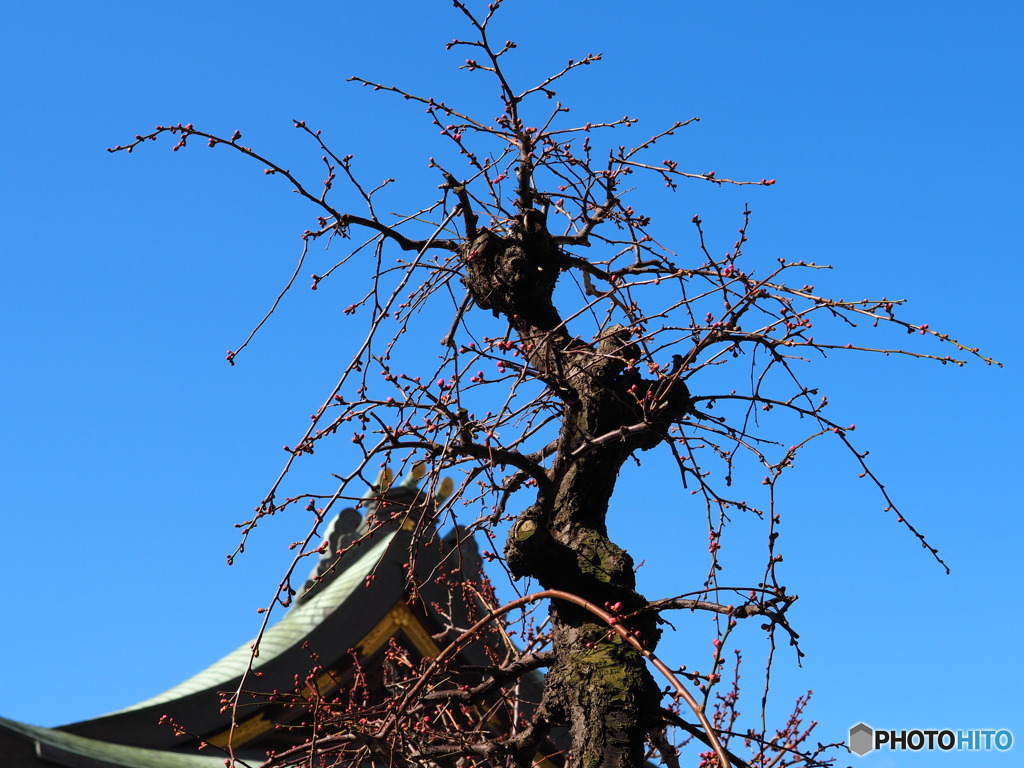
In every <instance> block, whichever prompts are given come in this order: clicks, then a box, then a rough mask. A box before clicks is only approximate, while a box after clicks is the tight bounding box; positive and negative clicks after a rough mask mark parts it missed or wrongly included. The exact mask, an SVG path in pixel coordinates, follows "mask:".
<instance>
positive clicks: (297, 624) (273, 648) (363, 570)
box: [111, 532, 395, 765]
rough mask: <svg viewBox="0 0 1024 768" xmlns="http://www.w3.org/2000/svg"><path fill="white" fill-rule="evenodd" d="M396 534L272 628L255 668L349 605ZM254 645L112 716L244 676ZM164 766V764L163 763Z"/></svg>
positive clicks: (384, 539)
mask: <svg viewBox="0 0 1024 768" xmlns="http://www.w3.org/2000/svg"><path fill="white" fill-rule="evenodd" d="M394 535H395V534H394V532H392V533H390V534H388V535H387V536H384V537H382V538H381V539H380V540H379V541H376V542H374V545H373V546H372V547H371V548H370V549H369V550H368V551H366V552H364V553H363V555H362V556H361V557H360V558H359V559H358V560H356V561H355V562H353V563H352V564H351V565H350V566H348V567H347V568H345V570H344V571H343V572H342V573H340V574H339V575H338V577H337V578H336V579H334V580H333V581H331V582H330V583H329V584H327V585H326V586H325V587H324V589H323V590H321V591H320V592H319V593H318V594H317V595H315V596H314V597H312V598H310V599H309V600H307V601H305V602H302V603H299V604H296V605H294V606H293V607H292V608H291V609H290V610H289V611H288V613H286V614H285V615H284V617H283V618H282V619H281V620H280V621H279V622H277V623H276V624H273V625H271V626H270V627H268V628H267V630H266V631H265V632H264V633H263V639H262V640H260V655H259V656H258V657H257V658H256V660H255V663H253V665H252V668H253V669H259V668H260V667H262V666H263V665H264V664H267V663H268V662H270V661H271V660H273V659H274V658H275V657H277V656H279V655H280V654H282V653H284V652H285V651H287V650H288V649H289V648H291V647H292V646H294V645H295V644H297V643H301V642H302V641H303V640H304V639H305V638H306V636H307V635H308V634H309V633H310V632H311V631H312V630H313V629H315V628H316V627H317V626H318V625H319V624H320V622H321V621H323V619H324V618H325V617H326V616H328V615H330V614H331V613H332V612H333V611H334V610H335V609H337V607H338V606H339V605H341V604H342V603H343V602H345V600H346V599H347V598H348V596H349V595H350V594H351V593H352V591H353V590H354V589H356V587H358V586H359V585H361V584H362V583H363V582H364V581H365V580H366V577H367V576H368V575H369V574H370V573H371V572H372V571H373V569H374V567H375V566H376V565H377V563H378V562H379V561H380V559H381V557H383V556H384V552H385V551H386V550H387V548H388V545H389V544H390V543H391V540H392V539H393V538H394ZM254 642H255V640H250V641H249V642H248V643H246V644H245V645H242V646H239V647H238V648H236V649H235V650H234V651H232V652H231V653H229V654H228V655H227V656H225V657H224V658H222V659H221V660H220V661H218V662H215V663H214V664H212V665H210V666H209V667H207V668H206V669H204V670H203V671H202V672H199V673H198V674H196V675H193V676H192V677H190V678H189V679H187V680H185V681H183V682H181V683H178V684H177V685H176V686H174V687H173V688H169V689H168V690H166V691H164V692H163V693H160V694H157V695H156V696H154V697H152V698H150V699H146V700H145V701H140V702H139V703H138V704H135V705H133V706H130V707H126V708H125V709H120V710H118V711H117V712H112V713H111V714H120V713H122V712H131V711H133V710H136V709H142V708H144V707H150V706H153V705H155V704H163V703H165V702H168V701H173V700H175V699H178V698H181V697H183V696H188V695H189V694H191V693H197V692H199V691H205V690H208V689H210V688H214V687H217V686H222V685H224V684H225V683H227V682H229V681H231V680H234V679H236V678H238V677H240V676H241V675H242V674H243V673H244V672H245V670H246V669H247V668H248V667H249V662H250V660H252V645H253V643H254ZM154 765H155V764H154ZM161 765H163V764H162V763H161ZM168 765H170V764H168ZM182 765H186V763H182ZM203 765H205V763H203ZM221 765H223V762H221Z"/></svg>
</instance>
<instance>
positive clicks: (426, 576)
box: [0, 467, 562, 768]
mask: <svg viewBox="0 0 1024 768" xmlns="http://www.w3.org/2000/svg"><path fill="white" fill-rule="evenodd" d="M422 475H423V470H422V468H421V467H419V468H416V469H414V471H413V472H411V473H410V474H409V475H408V476H406V478H404V479H403V480H402V481H401V482H399V483H397V484H395V485H391V482H392V478H391V476H390V474H389V473H387V472H384V473H382V475H381V478H379V479H378V484H377V486H376V488H377V489H378V490H377V491H374V490H371V491H370V492H369V493H368V494H367V497H365V498H364V499H363V502H362V503H361V504H360V505H359V508H358V509H353V508H349V509H345V510H343V511H341V512H340V513H339V514H338V515H337V516H336V517H335V518H334V519H333V520H332V521H331V523H330V525H329V528H328V530H327V533H326V535H325V537H324V538H325V539H326V541H327V547H326V548H325V550H324V552H323V554H322V555H320V559H319V561H318V563H317V565H316V566H315V567H314V569H313V572H312V573H311V574H310V579H309V580H308V581H307V582H306V585H305V587H304V588H303V589H302V590H300V592H299V594H298V596H297V597H296V599H295V600H294V601H293V603H292V604H291V605H290V606H289V607H288V609H287V612H286V613H285V615H284V616H283V617H282V618H281V619H280V620H279V621H277V623H274V624H271V625H270V626H268V627H267V628H266V629H265V631H264V632H263V634H262V636H261V638H260V641H259V653H258V656H256V657H255V658H253V652H252V647H253V643H254V642H255V641H250V642H246V643H245V644H243V645H241V646H240V647H239V648H237V649H236V650H234V651H233V652H231V653H229V654H228V655H226V656H224V657H223V658H222V659H220V660H219V661H217V662H216V663H214V664H212V665H211V666H209V667H207V668H206V669H204V670H202V671H201V672H199V673H198V674H196V675H194V676H193V677H191V678H189V679H187V680H184V681H183V682H181V683H179V684H178V685H176V686H174V687H173V688H171V689H169V690H167V691H164V692H163V693H161V694H158V695H157V696H154V697H152V698H150V699H147V700H146V701H142V702H139V703H138V704H135V705H133V706H129V707H126V708H124V709H121V710H119V711H117V712H112V713H110V714H106V715H102V716H100V717H95V718H92V719H90V720H83V721H81V722H77V723H71V724H69V725H63V726H60V727H57V728H43V727H38V726H34V725H28V724H25V723H21V722H17V721H15V720H9V719H6V718H0V765H2V766H4V768H54V767H55V766H63V767H64V768H223V766H224V764H225V754H226V753H225V751H224V749H223V748H224V747H226V745H227V744H228V740H229V738H230V741H231V745H232V749H233V752H234V755H235V756H236V758H238V759H239V760H240V761H245V763H246V764H248V765H251V766H257V765H259V764H260V763H262V762H263V761H264V760H265V759H266V757H267V754H268V752H276V753H280V752H283V751H284V750H287V749H289V748H292V747H295V746H298V745H301V744H303V743H304V742H306V741H307V740H308V739H309V738H310V736H311V734H312V729H311V728H310V726H309V725H308V724H307V722H306V721H307V719H308V717H309V712H308V709H309V708H308V707H303V706H296V704H295V699H296V697H295V696H293V697H292V698H291V700H290V701H284V700H282V698H280V697H274V696H268V695H258V694H256V693H249V692H250V691H264V692H268V691H287V692H295V691H296V682H297V681H302V684H303V685H305V686H306V687H315V689H316V692H315V693H314V694H313V696H316V695H320V696H323V697H324V698H325V699H327V698H330V697H332V696H334V695H336V694H339V693H340V692H341V693H342V695H344V694H343V692H344V691H346V690H347V689H348V688H350V687H351V686H352V684H353V681H354V679H355V676H357V675H358V676H359V682H360V685H361V686H362V687H363V689H364V691H366V690H367V689H368V690H369V692H370V695H371V696H372V695H374V690H375V689H376V690H377V691H378V692H383V691H384V690H385V689H386V687H387V686H388V684H389V681H388V676H389V669H388V665H389V663H390V662H389V661H388V659H389V658H392V659H393V658H394V655H395V651H396V649H399V650H401V651H403V652H404V653H405V654H407V655H408V657H409V658H412V659H423V658H430V657H434V656H436V655H437V654H438V653H439V652H440V650H441V648H443V647H444V646H446V645H447V644H448V643H449V642H450V641H452V640H454V639H455V638H456V637H458V636H459V635H460V633H461V631H463V630H465V628H466V627H468V626H469V625H471V624H472V623H473V622H474V621H475V620H477V619H479V618H480V617H481V616H483V615H484V614H486V609H485V608H484V607H483V603H482V602H480V601H479V599H475V598H474V597H473V596H474V595H476V594H479V590H478V588H480V589H482V588H483V583H482V582H481V580H480V578H481V576H480V574H481V571H480V555H479V552H478V550H477V548H476V545H475V544H474V543H473V539H472V537H470V536H467V535H466V533H465V532H464V531H462V530H461V529H458V528H456V529H454V530H453V531H451V532H450V533H448V534H447V535H446V536H443V537H441V536H439V535H437V534H436V533H435V532H433V531H432V530H430V529H428V528H427V527H428V526H429V525H430V523H429V522H428V519H429V518H430V516H426V517H422V516H421V513H422V510H423V509H424V507H425V505H433V504H435V503H436V502H437V501H438V500H439V498H430V497H428V496H427V495H426V494H425V493H423V492H421V491H420V490H418V487H417V485H418V482H419V480H420V479H421V477H422ZM389 486H390V487H389ZM379 490H386V493H384V494H383V496H382V495H381V494H380V493H379ZM450 493H451V482H450V481H446V482H445V483H442V484H441V486H440V489H439V491H438V497H441V498H443V497H444V496H446V495H448V494H450ZM421 528H422V529H421ZM414 536H415V539H416V542H418V543H417V545H416V548H415V553H416V554H415V558H414V559H413V561H412V562H413V565H412V568H413V569H414V572H415V574H416V576H417V578H415V579H410V578H409V569H410V552H412V551H414V550H413V546H412V545H413V543H414ZM339 552H341V553H342V554H340V555H339V554H338V553H339ZM492 634H493V633H492ZM493 642H494V641H493V640H481V641H479V642H475V643H470V644H468V645H467V646H466V647H465V648H464V649H463V650H461V651H460V655H459V659H458V660H459V661H461V662H462V663H465V664H467V665H472V666H475V667H476V668H478V669H479V668H481V667H487V666H490V665H493V663H494V658H495V654H494V653H489V652H488V648H487V647H486V646H487V643H492V644H493ZM492 650H493V649H492ZM243 677H244V681H243ZM526 684H527V685H526V687H527V688H529V689H532V690H530V691H527V692H526V693H525V694H524V696H525V697H526V699H527V700H528V699H530V698H533V699H534V701H536V700H539V695H540V690H541V684H542V683H541V678H540V676H539V674H534V675H533V676H532V677H530V678H529V679H527V680H526ZM300 687H301V686H300ZM239 689H242V690H243V691H245V693H243V694H242V697H241V699H240V706H238V707H237V709H236V710H235V713H236V714H235V716H234V720H233V713H232V708H231V707H225V706H224V701H225V699H224V696H225V695H226V694H227V695H230V694H231V693H233V692H235V691H237V690H239ZM300 703H301V702H300ZM8 704H10V702H8ZM527 706H529V704H528V702H527ZM12 714H14V713H12ZM203 742H205V743H206V745H207V746H205V747H202V748H201V745H202V743H203ZM553 751H557V750H553ZM549 754H550V752H549ZM561 762H562V761H561V760H558V763H559V764H560V763H561ZM240 764H241V763H240Z"/></svg>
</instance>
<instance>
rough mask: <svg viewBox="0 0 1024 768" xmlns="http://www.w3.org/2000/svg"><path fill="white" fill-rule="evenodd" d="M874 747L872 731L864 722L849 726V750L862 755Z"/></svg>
mask: <svg viewBox="0 0 1024 768" xmlns="http://www.w3.org/2000/svg"><path fill="white" fill-rule="evenodd" d="M874 748H875V747H874V731H872V730H871V726H870V725H867V724H866V723H857V724H856V725H855V726H853V727H852V728H850V751H851V752H853V753H854V754H855V755H860V756H861V757H864V755H866V754H867V753H868V752H870V751H871V750H873V749H874Z"/></svg>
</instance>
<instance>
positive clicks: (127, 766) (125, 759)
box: [0, 717, 244, 768]
mask: <svg viewBox="0 0 1024 768" xmlns="http://www.w3.org/2000/svg"><path fill="white" fill-rule="evenodd" d="M0 728H3V729H5V730H8V731H12V732H14V733H18V734H21V735H22V736H26V737H28V738H29V739H31V740H33V741H35V742H36V754H37V755H39V757H41V758H44V759H49V760H52V761H54V762H55V763H56V764H57V765H69V766H72V765H73V766H88V767H89V768H91V767H92V766H97V767H98V766H117V767H118V768H224V756H223V755H219V756H218V755H184V754H179V753H176V752H166V751H164V750H160V749H142V748H141V747H128V746H125V745H124V744H112V743H110V742H109V741H98V740H96V739H87V738H85V737H84V736H75V735H74V734H72V733H66V732H64V731H57V730H54V729H52V728H40V727H39V726H36V725H27V724H26V723H19V722H16V721H14V720H8V719H7V718H4V717H0ZM62 758H63V759H62ZM83 758H84V759H83ZM238 765H239V766H242V765H244V763H243V762H241V761H239V762H238Z"/></svg>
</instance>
